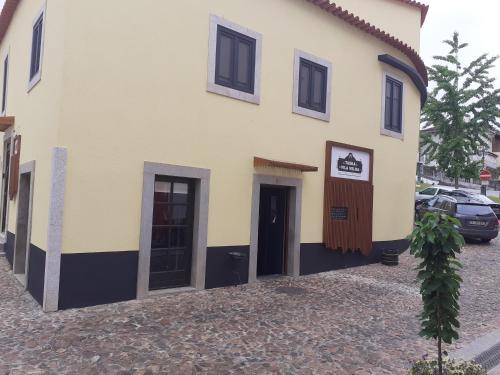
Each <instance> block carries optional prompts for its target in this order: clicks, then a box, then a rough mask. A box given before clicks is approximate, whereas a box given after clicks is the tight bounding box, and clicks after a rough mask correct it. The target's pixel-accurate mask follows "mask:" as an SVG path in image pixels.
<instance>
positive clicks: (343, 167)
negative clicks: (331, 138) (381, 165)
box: [330, 146, 371, 181]
mask: <svg viewBox="0 0 500 375" xmlns="http://www.w3.org/2000/svg"><path fill="white" fill-rule="evenodd" d="M370 159H371V156H370V154H369V153H368V152H366V151H362V150H353V149H351V148H347V147H342V146H333V147H332V164H331V174H330V176H332V177H335V178H343V179H348V180H357V181H369V180H370V168H371V162H370Z"/></svg>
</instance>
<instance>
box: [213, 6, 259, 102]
mask: <svg viewBox="0 0 500 375" xmlns="http://www.w3.org/2000/svg"><path fill="white" fill-rule="evenodd" d="M219 25H221V26H223V27H225V28H227V29H230V30H233V31H236V32H237V33H240V34H243V35H246V36H248V37H250V38H253V39H255V41H256V43H255V78H254V92H253V94H251V93H247V92H244V91H239V90H235V89H232V88H229V87H226V86H222V85H218V84H216V83H215V68H216V62H217V27H218V26H219ZM262 39H263V38H262V34H260V33H258V32H256V31H253V30H250V29H248V28H246V27H243V26H240V25H238V24H236V23H233V22H230V21H228V20H226V19H224V18H222V17H219V16H216V15H213V14H212V15H210V32H209V42H208V82H207V91H208V92H211V93H214V94H219V95H223V96H228V97H230V98H233V99H237V100H242V101H245V102H249V103H253V104H260V95H261V77H262Z"/></svg>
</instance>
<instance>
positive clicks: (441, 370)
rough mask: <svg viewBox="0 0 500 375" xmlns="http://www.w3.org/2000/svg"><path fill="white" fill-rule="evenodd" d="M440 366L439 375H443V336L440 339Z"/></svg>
mask: <svg viewBox="0 0 500 375" xmlns="http://www.w3.org/2000/svg"><path fill="white" fill-rule="evenodd" d="M438 366H439V375H443V350H442V348H441V336H440V337H438Z"/></svg>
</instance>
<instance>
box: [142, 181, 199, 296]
mask: <svg viewBox="0 0 500 375" xmlns="http://www.w3.org/2000/svg"><path fill="white" fill-rule="evenodd" d="M194 196H195V182H194V180H191V179H187V178H176V177H166V176H156V179H155V184H154V202H153V222H152V233H151V260H150V270H149V290H159V289H170V288H180V287H186V286H189V285H191V264H192V255H193V221H194V201H195V200H194Z"/></svg>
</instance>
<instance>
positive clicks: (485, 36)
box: [421, 0, 500, 86]
mask: <svg viewBox="0 0 500 375" xmlns="http://www.w3.org/2000/svg"><path fill="white" fill-rule="evenodd" d="M421 1H422V2H423V3H425V4H428V5H430V9H429V14H428V16H427V20H426V22H425V24H424V27H423V29H422V46H421V48H422V51H421V52H422V57H423V58H424V60H425V63H426V64H427V65H431V64H432V56H435V55H438V54H445V53H446V52H448V50H447V48H446V47H445V46H444V45H443V44H442V43H441V42H442V41H443V40H444V39H449V38H451V35H452V34H453V32H454V31H458V32H459V33H460V39H461V41H462V42H467V43H469V47H467V48H466V49H465V50H463V51H464V60H465V61H470V60H472V59H474V58H475V57H478V56H479V55H481V54H482V53H489V54H490V55H500V22H499V18H498V17H499V15H500V0H421ZM494 74H495V76H496V77H497V80H498V82H497V86H500V60H499V62H498V63H497V67H496V68H495V71H494Z"/></svg>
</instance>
